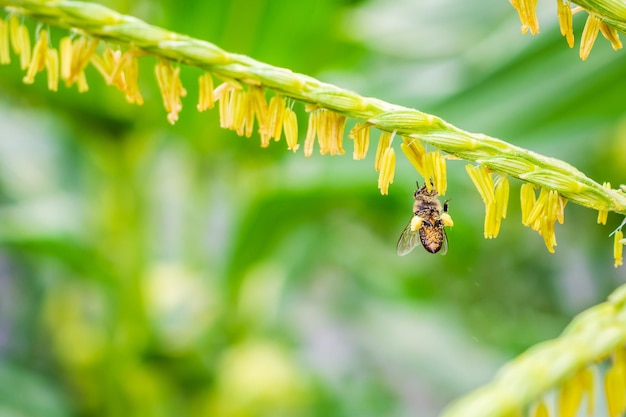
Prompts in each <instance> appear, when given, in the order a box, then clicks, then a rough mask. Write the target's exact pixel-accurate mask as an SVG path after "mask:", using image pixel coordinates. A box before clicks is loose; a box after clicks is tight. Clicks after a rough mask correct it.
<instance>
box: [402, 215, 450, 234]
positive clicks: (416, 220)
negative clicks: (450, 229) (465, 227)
mask: <svg viewBox="0 0 626 417" xmlns="http://www.w3.org/2000/svg"><path fill="white" fill-rule="evenodd" d="M444 214H447V213H444ZM448 217H450V216H448ZM442 220H443V216H442ZM450 220H452V219H450ZM422 223H424V219H422V218H421V217H420V216H413V218H412V219H411V231H412V232H415V231H417V229H419V228H420V227H422ZM444 224H445V222H444Z"/></svg>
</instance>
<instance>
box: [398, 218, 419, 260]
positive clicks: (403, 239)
mask: <svg viewBox="0 0 626 417" xmlns="http://www.w3.org/2000/svg"><path fill="white" fill-rule="evenodd" d="M419 243H420V235H419V229H417V230H416V231H413V230H411V222H409V224H407V225H406V227H405V228H404V230H403V231H402V234H401V235H400V239H398V255H400V256H404V255H406V254H407V253H409V252H411V251H412V250H413V248H414V247H416V246H417V245H418V244H419Z"/></svg>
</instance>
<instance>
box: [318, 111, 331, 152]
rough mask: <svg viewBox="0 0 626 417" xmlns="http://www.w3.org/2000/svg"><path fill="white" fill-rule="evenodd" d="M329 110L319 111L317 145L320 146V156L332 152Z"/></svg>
mask: <svg viewBox="0 0 626 417" xmlns="http://www.w3.org/2000/svg"><path fill="white" fill-rule="evenodd" d="M328 114H329V111H328V109H319V110H318V111H317V117H318V120H317V143H318V145H319V146H320V154H321V155H326V154H327V153H328V152H330V136H331V135H330V133H329V131H330V129H331V128H330V126H329V123H330V118H329V115H328Z"/></svg>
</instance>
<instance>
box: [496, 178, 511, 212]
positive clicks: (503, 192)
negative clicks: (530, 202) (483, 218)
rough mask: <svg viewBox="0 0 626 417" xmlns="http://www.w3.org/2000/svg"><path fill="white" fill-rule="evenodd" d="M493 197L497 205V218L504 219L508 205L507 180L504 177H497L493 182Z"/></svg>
mask: <svg viewBox="0 0 626 417" xmlns="http://www.w3.org/2000/svg"><path fill="white" fill-rule="evenodd" d="M495 184H496V189H495V197H496V205H497V217H498V218H502V219H506V212H507V208H508V205H509V180H508V178H507V177H506V176H500V175H499V176H498V177H497V178H496V181H495Z"/></svg>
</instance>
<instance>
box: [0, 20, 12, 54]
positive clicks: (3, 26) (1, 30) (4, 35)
mask: <svg viewBox="0 0 626 417" xmlns="http://www.w3.org/2000/svg"><path fill="white" fill-rule="evenodd" d="M9 41H10V40H9V23H8V22H6V21H4V20H2V19H0V65H8V64H10V63H11V50H10V46H9Z"/></svg>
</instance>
